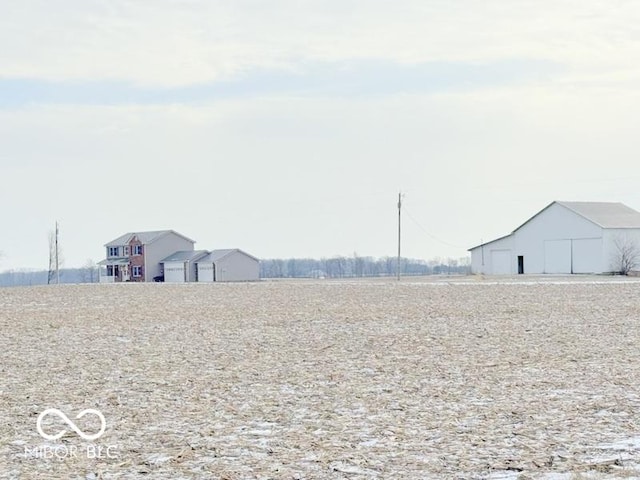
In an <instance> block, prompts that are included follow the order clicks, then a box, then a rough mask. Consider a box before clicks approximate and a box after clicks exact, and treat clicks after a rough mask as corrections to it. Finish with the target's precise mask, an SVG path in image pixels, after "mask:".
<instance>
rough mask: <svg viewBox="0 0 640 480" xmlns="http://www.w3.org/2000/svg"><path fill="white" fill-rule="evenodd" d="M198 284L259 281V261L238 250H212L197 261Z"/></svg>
mask: <svg viewBox="0 0 640 480" xmlns="http://www.w3.org/2000/svg"><path fill="white" fill-rule="evenodd" d="M196 264H197V272H198V282H250V281H256V280H259V279H260V260H258V259H257V258H256V257H254V256H252V255H249V254H248V253H246V252H243V251H242V250H240V249H238V248H231V249H221V250H213V251H212V252H211V253H209V254H208V255H207V256H205V257H203V258H200V259H198V261H197V262H196Z"/></svg>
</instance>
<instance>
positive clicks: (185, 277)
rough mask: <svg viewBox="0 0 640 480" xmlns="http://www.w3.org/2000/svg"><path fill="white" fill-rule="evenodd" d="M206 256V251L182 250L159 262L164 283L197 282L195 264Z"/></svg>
mask: <svg viewBox="0 0 640 480" xmlns="http://www.w3.org/2000/svg"><path fill="white" fill-rule="evenodd" d="M208 254H209V252H208V251H206V250H184V251H178V252H174V253H172V254H171V255H169V256H168V257H167V258H165V259H163V260H161V261H160V263H161V271H162V274H163V275H164V281H165V282H169V283H184V282H195V281H197V273H198V272H197V269H196V262H197V261H198V260H199V259H201V258H204V257H206V256H207V255H208Z"/></svg>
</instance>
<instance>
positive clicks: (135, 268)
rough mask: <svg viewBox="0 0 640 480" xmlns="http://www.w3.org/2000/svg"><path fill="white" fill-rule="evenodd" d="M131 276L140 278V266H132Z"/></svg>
mask: <svg viewBox="0 0 640 480" xmlns="http://www.w3.org/2000/svg"><path fill="white" fill-rule="evenodd" d="M133 276H134V277H136V278H140V277H141V276H142V267H140V266H138V265H134V266H133Z"/></svg>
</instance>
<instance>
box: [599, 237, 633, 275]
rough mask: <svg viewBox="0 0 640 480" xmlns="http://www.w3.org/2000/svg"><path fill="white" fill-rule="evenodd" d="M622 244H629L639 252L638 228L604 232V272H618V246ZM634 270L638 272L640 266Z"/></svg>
mask: <svg viewBox="0 0 640 480" xmlns="http://www.w3.org/2000/svg"><path fill="white" fill-rule="evenodd" d="M624 244H630V245H632V246H633V248H635V250H636V251H638V252H640V228H611V229H606V230H605V231H604V238H603V252H604V263H605V265H606V269H605V271H606V272H618V271H619V269H620V262H619V257H620V248H619V246H618V245H624ZM634 270H640V265H638V266H637V267H636V268H635V269H634Z"/></svg>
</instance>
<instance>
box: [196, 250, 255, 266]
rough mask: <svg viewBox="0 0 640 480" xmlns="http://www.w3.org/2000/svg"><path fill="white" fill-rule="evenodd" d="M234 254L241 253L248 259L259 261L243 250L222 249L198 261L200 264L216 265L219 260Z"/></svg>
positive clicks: (213, 251)
mask: <svg viewBox="0 0 640 480" xmlns="http://www.w3.org/2000/svg"><path fill="white" fill-rule="evenodd" d="M234 252H239V253H241V254H243V255H246V256H247V257H250V258H253V259H254V260H256V261H258V259H257V258H256V257H254V256H253V255H249V254H248V253H247V252H243V251H242V250H240V249H239V248H222V249H218V250H212V251H211V253H209V255H207V256H206V257H204V258H201V259H200V260H198V262H202V263H215V262H217V261H218V260H220V259H222V258H224V257H226V256H227V255H229V254H231V253H234Z"/></svg>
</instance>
